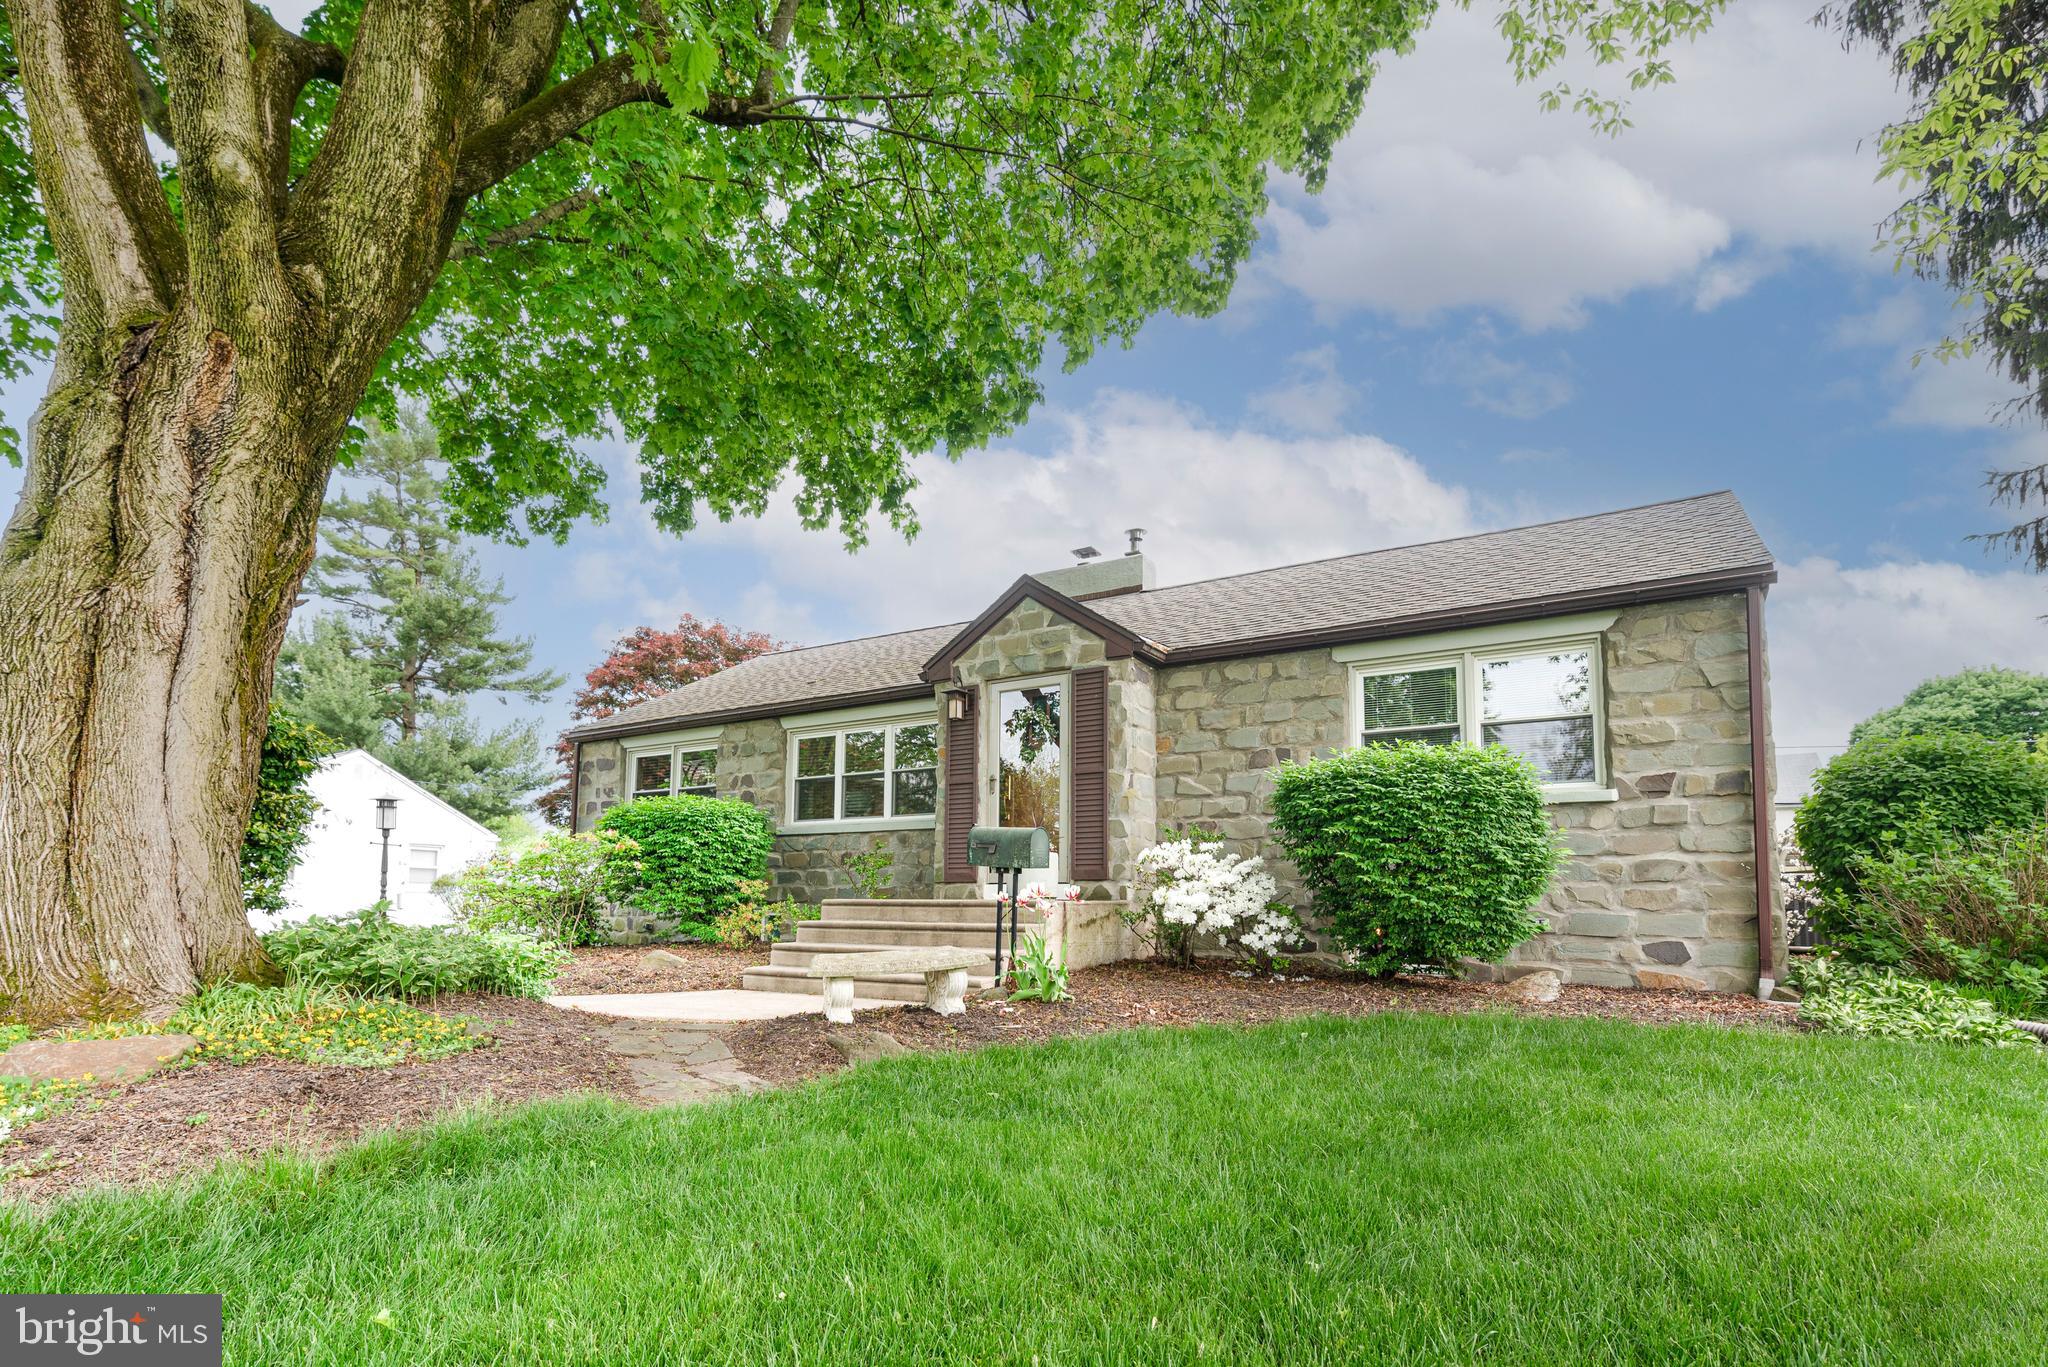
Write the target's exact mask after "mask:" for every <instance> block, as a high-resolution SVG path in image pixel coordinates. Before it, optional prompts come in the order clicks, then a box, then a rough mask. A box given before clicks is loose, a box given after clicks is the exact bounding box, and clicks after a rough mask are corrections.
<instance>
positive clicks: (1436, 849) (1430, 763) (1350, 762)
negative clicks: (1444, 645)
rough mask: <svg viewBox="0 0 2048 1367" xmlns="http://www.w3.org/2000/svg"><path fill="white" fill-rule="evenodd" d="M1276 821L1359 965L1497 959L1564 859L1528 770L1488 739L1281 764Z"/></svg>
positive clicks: (1537, 925) (1535, 923)
mask: <svg viewBox="0 0 2048 1367" xmlns="http://www.w3.org/2000/svg"><path fill="white" fill-rule="evenodd" d="M1273 826H1274V830H1275V831H1276V832H1277V834H1278V835H1279V838H1280V842H1281V844H1282V845H1284V846H1285V847H1286V849H1287V853H1288V856H1289V857H1290V858H1291V859H1293V860H1294V863H1295V866H1296V867H1297V868H1299V869H1300V870H1301V876H1302V879H1303V881H1304V882H1306V883H1307V884H1308V888H1309V891H1310V892H1311V893H1312V894H1313V895H1314V899H1315V909H1316V911H1317V912H1318V913H1320V915H1321V916H1322V917H1323V918H1324V919H1325V920H1327V922H1328V923H1329V926H1330V929H1331V932H1332V933H1333V934H1334V935H1335V936H1336V939H1337V941H1338V943H1340V944H1342V945H1343V946H1345V947H1346V948H1347V949H1350V950H1351V951H1352V952H1353V953H1355V954H1356V955H1357V956H1358V958H1359V961H1360V964H1361V966H1362V967H1364V968H1365V969H1366V970H1367V971H1368V972H1371V973H1375V974H1385V973H1392V972H1395V971H1397V970H1399V969H1400V968H1402V967H1404V966H1405V965H1409V964H1438V965H1446V966H1448V965H1449V964H1451V963H1452V962H1453V961H1455V960H1457V959H1461V958H1474V959H1484V960H1488V961H1492V960H1497V959H1499V958H1501V957H1502V956H1504V955H1505V954H1506V953H1507V952H1508V951H1509V950H1510V949H1513V948H1514V947H1515V946H1516V945H1518V944H1520V943H1521V942H1522V941H1524V940H1526V939H1528V938H1529V937H1530V936H1531V935H1534V934H1536V933H1537V932H1538V931H1540V930H1542V929H1543V923H1542V922H1541V921H1539V920H1538V919H1537V918H1536V917H1535V916H1534V915H1532V914H1531V908H1533V907H1534V906H1535V905H1536V903H1537V902H1538V901H1539V900H1540V899H1541V898H1542V896H1543V894H1544V891H1545V890H1546V889H1547V888H1548V887H1549V886H1550V879H1551V875H1552V874H1553V873H1555V872H1556V869H1557V866H1558V863H1559V861H1560V860H1561V858H1562V850H1561V848H1560V846H1559V841H1558V836H1557V832H1556V831H1555V830H1554V829H1553V828H1552V826H1551V824H1550V817H1549V814H1548V813H1547V812H1546V811H1545V810H1544V806H1543V793H1542V789H1541V788H1540V787H1539V785H1538V783H1537V779H1536V771H1535V770H1534V769H1533V768H1531V767H1530V765H1529V763H1528V761H1526V760H1524V759H1523V758H1521V757H1520V756H1519V755H1516V754H1514V753H1512V752H1510V751H1508V750H1504V749H1502V748H1500V747H1498V746H1472V745H1462V744H1460V745H1442V746H1437V745H1424V744H1422V743H1420V742H1414V741H1407V742H1402V743H1400V744H1397V745H1369V746H1364V747H1362V748H1360V749H1357V750H1350V751H1346V752H1344V753H1343V754H1340V755H1336V756H1333V757H1331V758H1329V759H1321V760H1314V761H1311V762H1309V763H1307V764H1290V765H1286V766H1283V767H1282V768H1281V770H1280V772H1279V776H1278V778H1277V779H1276V780H1275V782H1274V786H1273Z"/></svg>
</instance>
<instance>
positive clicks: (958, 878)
mask: <svg viewBox="0 0 2048 1367" xmlns="http://www.w3.org/2000/svg"><path fill="white" fill-rule="evenodd" d="M962 696H964V697H965V698H966V700H967V715H966V716H964V717H960V718H957V719H956V718H953V717H948V718H946V875H945V881H947V882H948V883H972V882H973V881H974V865H972V864H970V863H968V862H967V832H968V831H969V830H970V829H972V827H973V826H974V818H975V814H976V812H978V811H979V810H980V803H979V801H978V799H979V796H980V793H979V785H980V777H981V776H980V775H979V774H978V773H976V772H975V770H976V765H975V752H976V751H977V750H979V749H980V748H981V747H980V745H979V743H978V738H977V737H976V735H975V720H974V695H973V694H972V693H967V694H964V695H962Z"/></svg>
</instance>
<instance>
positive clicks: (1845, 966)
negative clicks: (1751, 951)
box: [1787, 955, 2039, 1048]
mask: <svg viewBox="0 0 2048 1367" xmlns="http://www.w3.org/2000/svg"><path fill="white" fill-rule="evenodd" d="M1787 980H1788V981H1789V982H1790V983H1791V984H1792V985H1793V986H1794V987H1797V988H1798V989H1799V992H1800V1002H1799V1018H1800V1019H1801V1020H1803V1021H1806V1022H1808V1023H1809V1024H1811V1025H1813V1026H1815V1027H1816V1028H1818V1029H1821V1030H1825V1031H1828V1032H1829V1033H1831V1034H1837V1035H1883V1036H1888V1037H1890V1038H1894V1039H1929V1040H1952V1041H1956V1042H1959V1043H1973V1044H1990V1045H1996V1046H1999V1047H2003V1048H2019V1047H2022V1046H2024V1047H2027V1048H2038V1047H2039V1042H2038V1041H2037V1040H2035V1038H2034V1037H2033V1036H2032V1035H2030V1034H2028V1033H2027V1032H2026V1031H2024V1030H2022V1029H2020V1028H2019V1027H2018V1026H2016V1025H2014V1024H2013V1023H2012V1022H2011V1021H2010V1020H2007V1019H2006V1018H2005V1016H2004V1015H2002V1014H2001V1013H2000V1012H1999V1011H1998V1009H1997V1008H1996V1007H1994V1006H1993V1005H1992V1004H1991V1003H1990V1002H1987V1001H1982V1000H1978V999H1976V998H1973V997H1970V996H1968V995H1967V994H1965V993H1963V992H1961V991H1958V990H1957V989H1956V988H1954V987H1952V986H1950V985H1949V984H1947V983H1936V982H1928V981H1926V980H1925V979H1922V978H1909V977H1907V976H1905V975H1904V974H1900V973H1894V972H1892V971H1890V970H1889V969H1876V968H1867V967H1862V966H1859V965H1856V964H1849V963H1844V962H1842V961H1841V960H1840V959H1837V958H1833V957H1831V956H1828V955H1816V956H1813V957H1812V958H1809V959H1806V960H1804V961H1803V962H1796V963H1794V964H1793V965H1792V968H1791V970H1790V972H1789V973H1788V974H1787Z"/></svg>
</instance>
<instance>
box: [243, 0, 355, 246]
mask: <svg viewBox="0 0 2048 1367" xmlns="http://www.w3.org/2000/svg"><path fill="white" fill-rule="evenodd" d="M245 14H246V16H247V19H248V24H249V45H250V48H251V50H252V53H253V58H252V60H253V64H254V68H255V82H256V112H257V117H258V118H259V119H260V120H261V125H262V126H261V129H260V130H259V136H260V138H261V140H262V143H263V156H264V167H265V171H266V173H267V174H266V176H265V179H266V180H267V182H268V185H269V191H270V203H271V212H272V213H273V214H274V215H276V216H279V217H282V216H283V214H284V207H285V191H286V187H287V186H289V184H290V183H291V171H292V120H293V118H294V116H295V115H296V114H297V112H298V107H299V96H300V95H302V94H304V93H305V90H306V87H307V86H308V85H309V84H311V83H312V82H313V81H314V80H316V79H318V80H324V81H330V82H332V83H334V84H336V85H339V84H340V83H341V80H342V78H343V77H344V76H345V75H346V74H347V72H348V57H347V55H346V54H345V53H343V52H342V50H341V49H340V48H338V47H336V46H335V45H334V44H332V43H315V42H311V41H309V40H307V39H305V38H302V37H300V36H299V35H298V34H296V33H293V32H292V31H291V30H290V29H288V28H286V27H284V25H282V24H280V23H278V22H277V20H275V19H273V18H271V17H270V15H269V13H268V12H267V11H265V10H262V9H259V8H258V7H257V6H255V5H253V4H251V5H248V6H247V7H246V9H245Z"/></svg>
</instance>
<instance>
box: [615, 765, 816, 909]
mask: <svg viewBox="0 0 2048 1367" xmlns="http://www.w3.org/2000/svg"><path fill="white" fill-rule="evenodd" d="M597 828H598V829H599V830H601V831H611V832H614V833H616V834H618V835H622V836H625V837H626V838H627V839H628V840H631V841H633V842H634V843H635V844H637V845H638V846H639V847H640V890H639V892H637V893H636V894H635V895H634V899H633V901H634V905H635V906H637V907H639V908H640V910H642V911H644V912H646V913H647V914H648V915H650V916H660V917H674V918H675V919H677V920H681V921H707V920H711V919H713V918H715V917H717V916H718V915H719V914H721V913H722V912H726V911H730V910H732V909H733V908H734V907H736V906H738V905H740V904H741V903H742V902H743V901H745V900H746V892H745V887H744V885H745V884H746V883H748V882H749V881H751V880H755V879H766V878H767V877H768V848H769V846H770V845H771V844H772V843H773V841H774V836H775V832H774V830H773V828H772V827H770V825H769V824H768V818H767V816H766V815H765V814H764V813H763V812H762V811H761V809H760V808H758V807H756V806H754V805H753V804H752V803H751V802H740V801H737V800H735V799H732V798H717V797H687V796H685V797H643V798H640V799H638V800H637V801H633V802H628V803H624V804H623V805H621V806H617V807H614V808H612V809H611V810H610V811H608V812H606V813H605V814H604V815H603V816H602V817H600V818H599V819H598V823H597Z"/></svg>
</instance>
